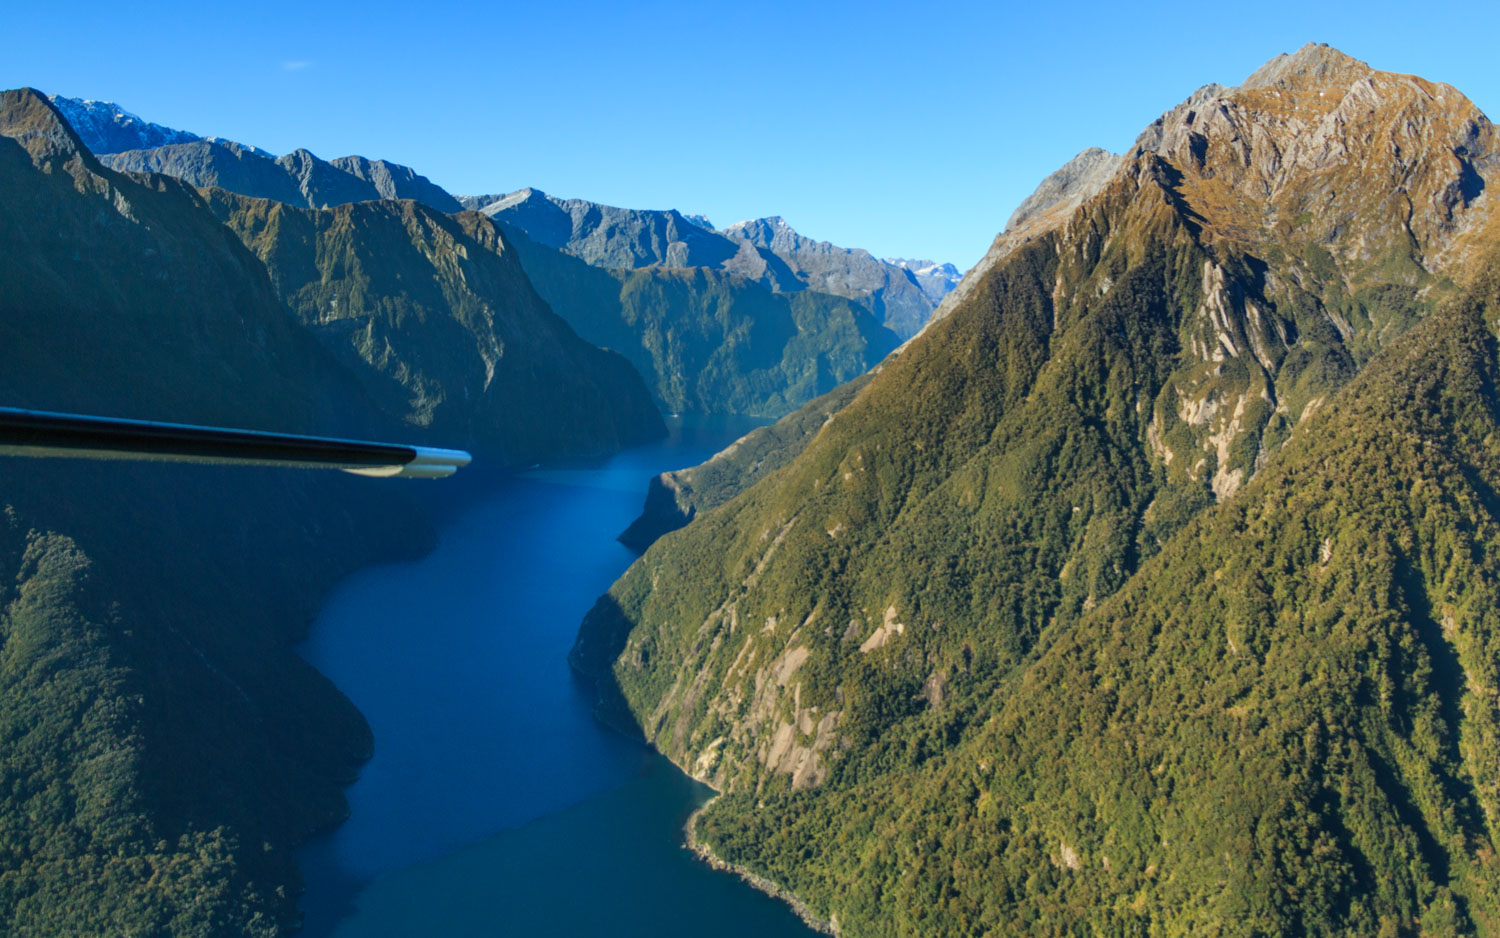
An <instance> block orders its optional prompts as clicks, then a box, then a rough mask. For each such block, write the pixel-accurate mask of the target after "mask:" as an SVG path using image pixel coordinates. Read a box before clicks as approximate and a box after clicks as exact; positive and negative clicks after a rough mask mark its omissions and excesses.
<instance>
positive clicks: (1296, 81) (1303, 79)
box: [1240, 42, 1375, 91]
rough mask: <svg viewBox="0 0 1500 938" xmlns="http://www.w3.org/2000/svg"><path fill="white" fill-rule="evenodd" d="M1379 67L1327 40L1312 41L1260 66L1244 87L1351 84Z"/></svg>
mask: <svg viewBox="0 0 1500 938" xmlns="http://www.w3.org/2000/svg"><path fill="white" fill-rule="evenodd" d="M1374 72H1375V69H1373V68H1371V67H1370V66H1369V65H1368V64H1367V63H1365V62H1361V61H1360V60H1359V59H1356V58H1354V57H1353V56H1351V55H1346V54H1345V53H1343V52H1340V51H1339V50H1338V49H1335V48H1334V47H1333V46H1330V45H1328V44H1327V43H1326V42H1309V43H1308V44H1307V45H1305V46H1303V47H1302V48H1300V49H1298V50H1297V51H1296V52H1293V53H1291V54H1290V55H1288V54H1286V53H1282V54H1281V55H1278V56H1276V57H1275V58H1274V59H1271V61H1269V62H1267V63H1266V64H1264V65H1262V66H1261V67H1260V68H1258V69H1256V70H1255V72H1254V73H1253V74H1252V75H1251V76H1250V77H1249V78H1247V79H1245V82H1244V84H1242V85H1240V90H1247V91H1248V90H1252V89H1256V88H1267V87H1271V86H1273V85H1277V84H1280V83H1283V82H1285V83H1286V84H1288V85H1324V84H1335V83H1336V84H1342V85H1348V84H1351V83H1353V82H1354V81H1357V80H1359V79H1360V78H1364V77H1367V76H1369V75H1372V74H1374Z"/></svg>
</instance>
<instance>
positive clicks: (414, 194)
mask: <svg viewBox="0 0 1500 938" xmlns="http://www.w3.org/2000/svg"><path fill="white" fill-rule="evenodd" d="M329 162H330V164H331V165H333V166H334V167H336V168H338V169H341V170H343V171H344V172H346V173H348V174H350V175H351V176H354V177H356V178H359V179H363V180H365V181H366V182H368V183H370V184H371V185H373V186H374V187H375V191H376V192H378V193H379V194H380V197H381V198H382V199H412V200H413V201H416V202H421V203H422V204H423V205H426V206H429V207H431V208H435V209H437V210H438V211H440V212H461V211H463V206H462V205H460V204H459V201H458V199H455V198H454V197H453V196H451V195H449V194H448V192H447V191H446V190H445V189H443V188H442V187H441V186H438V185H436V184H435V183H433V181H432V180H430V179H428V178H427V177H426V176H423V175H422V174H421V173H418V172H417V171H416V170H414V169H412V168H411V167H410V166H402V165H401V164H399V163H390V162H387V161H385V160H367V159H365V158H364V157H362V156H341V157H339V158H338V159H336V160H330V161H329Z"/></svg>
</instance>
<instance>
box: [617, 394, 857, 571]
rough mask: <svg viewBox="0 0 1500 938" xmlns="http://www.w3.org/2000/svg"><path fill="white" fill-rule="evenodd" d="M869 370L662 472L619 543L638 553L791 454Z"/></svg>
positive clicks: (848, 396) (847, 399)
mask: <svg viewBox="0 0 1500 938" xmlns="http://www.w3.org/2000/svg"><path fill="white" fill-rule="evenodd" d="M869 379H870V375H869V373H866V374H864V375H861V376H859V377H858V378H855V379H854V380H853V381H850V382H847V383H845V384H841V385H839V386H838V387H836V388H834V389H833V390H832V391H829V392H828V393H827V394H824V395H823V396H821V397H817V398H814V399H813V400H811V401H808V402H807V403H806V404H803V405H802V406H801V407H799V408H797V409H796V410H794V411H792V412H791V413H790V414H787V415H786V416H785V417H782V418H781V419H780V420H778V421H776V422H775V423H773V424H771V425H770V426H768V427H759V428H757V429H755V430H752V431H750V432H749V433H747V434H745V436H743V437H741V438H740V439H738V440H736V441H734V442H733V443H731V444H730V445H729V446H727V447H725V448H724V449H723V450H722V451H721V452H719V453H716V454H715V455H714V457H713V458H712V459H710V460H709V461H708V462H706V463H703V464H702V465H698V466H691V467H689V468H687V469H676V470H673V471H671V472H663V473H662V474H661V475H658V476H657V477H656V478H654V479H652V480H651V483H650V486H649V487H648V488H647V490H646V504H645V507H644V508H643V509H642V511H641V515H640V517H638V518H636V519H635V520H634V521H633V522H631V524H630V527H628V528H626V529H625V531H624V533H622V534H621V535H620V543H622V544H624V545H625V546H626V547H629V548H630V549H631V550H634V551H637V552H643V551H645V549H646V548H647V547H650V546H651V545H652V544H653V543H654V542H655V541H656V539H657V538H659V537H661V536H662V535H663V534H666V533H667V532H668V531H675V530H677V529H678V528H680V527H682V526H683V525H685V524H687V523H688V522H689V521H692V520H693V518H694V517H695V516H696V515H697V514H698V513H699V512H700V511H707V510H708V509H710V508H715V507H718V506H719V505H722V504H724V503H725V502H727V501H729V500H730V499H731V498H733V497H734V496H736V495H738V494H739V493H741V492H743V491H744V490H745V489H747V488H749V487H750V486H751V485H753V484H755V482H757V481H758V480H759V479H760V478H761V477H762V476H765V475H768V474H770V473H771V472H772V471H773V470H776V469H780V468H781V467H782V466H784V465H786V464H787V463H789V462H791V461H792V459H793V458H794V457H795V456H796V455H797V454H798V453H800V452H802V450H803V448H804V447H806V446H807V444H808V443H809V442H810V441H811V440H812V438H813V436H814V435H816V434H817V432H818V431H819V430H820V429H822V428H823V424H825V423H827V422H828V421H829V420H831V419H833V415H834V414H836V413H838V412H839V411H840V410H843V409H844V407H846V406H847V405H848V403H849V402H850V401H852V400H853V399H854V395H855V394H858V393H859V390H860V388H863V387H864V386H865V383H866V382H867V381H869Z"/></svg>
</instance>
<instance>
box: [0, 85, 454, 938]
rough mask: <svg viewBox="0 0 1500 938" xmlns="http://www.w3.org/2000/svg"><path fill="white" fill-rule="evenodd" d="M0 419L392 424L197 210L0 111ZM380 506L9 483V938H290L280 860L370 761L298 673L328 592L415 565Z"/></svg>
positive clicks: (336, 483) (415, 526) (18, 109)
mask: <svg viewBox="0 0 1500 938" xmlns="http://www.w3.org/2000/svg"><path fill="white" fill-rule="evenodd" d="M0 190H3V191H4V193H5V194H6V198H5V199H3V200H0V243H3V244H5V246H6V250H5V251H4V252H0V279H3V281H4V283H5V287H6V288H5V290H4V291H3V293H0V400H3V401H4V403H6V404H21V405H28V406H33V407H40V408H55V409H76V410H80V411H82V412H85V413H113V414H121V415H125V416H132V417H150V418H158V419H176V420H187V421H199V422H206V423H217V424H226V425H231V426H233V425H240V426H252V427H263V428H267V429H276V430H288V431H302V432H327V433H339V434H346V435H354V434H367V433H368V434H372V435H376V436H377V437H378V436H384V435H386V432H387V431H389V430H391V429H393V425H392V423H391V422H390V421H388V420H387V419H385V418H383V417H382V415H381V414H380V411H379V409H378V408H377V407H375V406H374V405H373V404H372V403H371V401H370V400H369V398H368V396H366V395H365V394H364V393H363V391H362V389H361V387H360V385H359V383H358V381H357V380H356V379H355V378H354V377H353V376H352V375H350V374H349V373H348V372H347V371H345V370H344V369H343V368H342V367H341V366H340V365H339V364H338V362H337V361H335V360H334V358H333V357H332V356H331V355H330V354H329V353H328V352H327V351H325V350H324V349H323V348H322V347H321V346H320V345H319V344H318V342H317V340H316V339H315V338H314V337H313V336H311V335H309V334H308V333H307V332H306V331H305V330H304V329H303V328H302V327H301V326H300V325H299V324H298V323H297V322H296V321H295V319H293V318H292V316H291V314H290V313H289V312H288V311H287V309H286V308H285V307H284V306H283V305H282V304H281V303H280V302H279V301H278V299H277V298H276V295H275V293H274V291H273V289H272V286H271V283H270V280H269V278H268V277H267V276H266V272H265V269H264V267H261V266H260V265H259V262H258V261H256V259H255V257H254V256H253V255H252V254H251V253H250V252H249V251H248V250H246V249H245V248H244V247H243V246H242V245H241V244H240V243H239V241H238V240H237V239H236V238H235V237H234V235H233V234H232V233H231V232H229V231H228V230H227V229H225V228H224V227H223V226H221V225H219V224H218V222H217V221H216V220H214V218H213V216H212V214H211V213H210V212H209V211H208V209H207V206H206V205H205V204H204V203H203V201H202V199H201V198H200V197H199V196H198V194H197V193H196V192H194V191H193V190H191V189H189V188H187V187H186V186H184V185H182V184H180V183H177V182H175V181H173V180H168V179H162V178H160V177H150V178H143V179H132V178H128V177H125V176H121V175H119V174H115V173H111V172H109V171H107V170H104V169H103V168H102V167H100V166H99V165H98V164H97V163H96V162H95V161H93V159H92V158H91V157H90V156H89V155H88V153H87V152H86V151H84V150H82V149H81V147H80V146H79V145H78V141H77V138H76V137H75V136H74V135H73V134H72V132H71V130H70V129H69V128H68V127H67V126H66V124H64V123H62V121H61V119H60V118H59V117H58V116H57V114H56V112H55V111H54V110H53V109H52V108H51V106H50V105H49V104H48V103H47V102H46V100H45V99H44V98H42V97H41V96H40V95H37V94H35V93H33V92H24V91H23V92H7V93H5V94H4V96H3V99H0ZM398 485H399V484H398V483H382V482H372V480H359V479H355V478H353V477H348V476H337V477H330V475H329V474H322V473H306V472H287V471H280V472H278V471H275V470H256V469H229V468H215V467H193V468H184V467H171V466H162V465H157V464H149V463H88V464H81V463H75V462H73V461H70V460H23V459H13V458H8V459H6V460H4V461H3V463H0V514H3V516H4V520H3V523H0V741H3V742H0V933H4V934H7V935H12V934H13V935H34V936H54V935H79V936H83V935H99V936H119V935H138V936H179V935H193V936H219V935H226V934H237V933H245V934H256V935H263V934H281V933H285V932H287V931H288V930H289V929H290V928H291V927H292V926H293V924H294V923H295V921H296V918H297V912H296V905H295V901H296V896H297V892H298V882H299V880H298V877H297V873H296V870H295V867H294V866H293V864H292V861H291V849H292V847H293V846H295V845H296V844H297V843H299V842H301V841H302V840H304V839H305V838H306V837H307V835H308V834H309V833H310V832H312V831H314V830H317V829H319V828H322V827H326V826H328V825H331V824H333V823H335V822H337V821H338V820H339V819H340V818H341V817H342V816H343V814H344V812H345V810H346V806H345V803H344V799H343V795H342V790H341V789H342V786H343V785H344V784H346V783H347V782H348V780H349V779H350V778H351V775H352V772H353V770H354V767H355V766H356V765H357V764H358V762H359V761H360V760H361V759H362V758H364V757H366V756H367V755H368V753H369V751H370V744H371V743H370V737H369V729H368V727H367V726H366V725H365V723H364V720H363V719H362V718H361V717H360V715H359V714H358V712H356V711H355V710H354V708H353V707H352V706H351V705H350V704H349V702H348V701H347V700H346V699H345V698H344V697H343V695H342V694H340V693H339V692H338V691H337V690H336V689H335V688H333V687H332V686H331V685H330V684H329V683H328V682H327V681H326V680H325V679H324V678H322V677H321V676H320V675H318V674H317V673H316V672H315V671H313V670H312V669H311V668H310V667H308V666H307V664H306V663H305V662H303V661H302V660H301V659H299V658H298V657H297V656H296V655H295V654H293V653H292V651H291V650H290V645H291V643H292V642H294V641H296V640H298V639H299V638H300V637H301V635H302V631H303V629H304V628H305V626H306V624H307V623H308V622H309V621H310V619H311V616H312V614H313V613H314V612H315V608H316V603H317V601H318V598H319V596H321V595H322V593H323V591H325V590H326V589H327V588H328V587H329V585H330V584H331V583H332V582H333V581H334V580H335V579H336V578H338V577H340V576H343V575H345V574H347V573H349V572H351V571H352V570H353V569H355V568H357V567H358V566H360V565H362V564H365V563H369V562H372V561H375V560H378V559H387V558H392V557H398V556H403V555H408V554H409V553H410V552H411V551H412V550H414V549H420V548H422V547H424V546H426V545H428V544H430V543H431V537H432V535H431V531H430V529H429V528H428V526H427V524H426V522H425V521H424V520H423V519H422V518H421V517H420V515H419V514H418V513H417V512H416V511H415V510H414V509H413V508H412V506H411V505H410V504H409V503H407V502H405V501H404V500H403V499H402V497H401V495H400V494H399V492H398V490H397V486H398Z"/></svg>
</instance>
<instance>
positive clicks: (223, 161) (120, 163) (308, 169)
mask: <svg viewBox="0 0 1500 938" xmlns="http://www.w3.org/2000/svg"><path fill="white" fill-rule="evenodd" d="M100 162H102V163H103V164H104V165H106V166H108V167H109V168H111V169H114V170H117V171H119V172H134V173H160V174H162V175H165V176H173V177H175V178H177V179H181V180H183V181H184V182H188V183H191V184H192V185H195V186H199V187H205V188H206V187H209V186H216V187H218V188H221V189H228V190H230V191H231V192H238V193H240V194H241V195H250V196H255V197H256V198H262V199H274V200H276V201H278V202H285V203H287V204H288V205H297V206H301V207H305V208H327V207H329V206H334V205H343V204H345V203H346V202H365V201H371V200H374V199H415V200H416V201H418V202H421V203H423V204H425V205H429V206H431V207H432V208H435V209H437V210H438V211H440V212H456V211H459V209H460V206H459V204H458V200H456V199H454V198H453V197H452V196H451V195H449V194H448V193H446V192H444V191H443V190H442V189H441V188H439V187H438V186H436V185H434V184H433V183H432V182H431V181H430V180H429V179H428V178H427V177H426V176H422V175H419V174H418V173H417V172H416V171H415V170H412V169H409V168H408V167H405V166H401V165H398V164H396V163H387V162H386V161H385V160H373V161H372V160H367V159H365V158H364V157H362V156H345V157H340V158H339V159H336V160H334V161H332V162H328V161H326V160H321V159H319V158H318V157H316V156H314V155H313V154H312V153H310V152H308V151H307V150H294V151H292V152H291V153H288V154H287V155H285V156H282V157H271V156H270V155H268V154H265V153H263V152H261V151H257V150H253V149H249V148H246V147H242V146H240V145H239V144H235V143H230V142H215V141H209V140H199V141H196V142H188V143H173V144H167V145H163V146H158V147H155V148H153V149H140V150H126V151H123V152H119V153H110V154H106V155H104V156H101V157H100Z"/></svg>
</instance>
